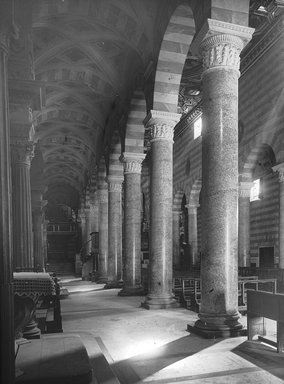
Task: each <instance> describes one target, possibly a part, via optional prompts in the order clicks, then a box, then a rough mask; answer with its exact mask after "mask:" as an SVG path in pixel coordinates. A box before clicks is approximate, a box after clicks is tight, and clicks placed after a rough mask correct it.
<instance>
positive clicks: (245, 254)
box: [238, 181, 252, 267]
mask: <svg viewBox="0 0 284 384" xmlns="http://www.w3.org/2000/svg"><path fill="white" fill-rule="evenodd" d="M251 187H252V183H251V182H245V181H241V182H240V185H239V237H238V250H239V267H249V266H250V190H251Z"/></svg>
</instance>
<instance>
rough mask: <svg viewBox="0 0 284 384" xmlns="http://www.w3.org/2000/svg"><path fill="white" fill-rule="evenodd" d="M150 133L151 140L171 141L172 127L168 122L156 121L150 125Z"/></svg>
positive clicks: (172, 136) (172, 135)
mask: <svg viewBox="0 0 284 384" xmlns="http://www.w3.org/2000/svg"><path fill="white" fill-rule="evenodd" d="M150 134H151V142H152V141H154V140H159V139H164V140H169V141H173V138H174V127H173V126H171V125H168V124H164V123H160V124H159V123H158V124H155V125H152V126H151V128H150Z"/></svg>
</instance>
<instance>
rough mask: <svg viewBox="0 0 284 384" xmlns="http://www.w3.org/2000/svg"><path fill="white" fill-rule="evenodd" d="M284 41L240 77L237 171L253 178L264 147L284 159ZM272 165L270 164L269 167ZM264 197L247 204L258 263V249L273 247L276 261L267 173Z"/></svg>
mask: <svg viewBox="0 0 284 384" xmlns="http://www.w3.org/2000/svg"><path fill="white" fill-rule="evenodd" d="M283 48H284V44H283V39H282V40H281V39H280V40H278V41H277V42H276V43H275V44H274V45H273V46H271V47H270V48H269V49H268V50H267V51H266V53H265V54H264V55H263V56H262V57H261V58H260V59H259V60H258V61H256V62H255V64H254V65H253V66H252V67H250V68H249V69H248V70H247V71H246V72H245V73H244V75H243V76H241V78H240V87H239V120H240V121H241V126H242V131H241V132H240V139H241V140H240V150H239V174H240V178H241V179H242V180H252V179H253V178H254V177H253V173H254V170H255V169H256V167H257V166H258V164H259V163H260V162H261V161H262V154H263V151H264V150H265V148H269V149H270V150H271V151H272V152H273V153H274V155H275V158H276V164H277V163H280V162H282V161H283V159H284V149H283V140H284V130H283V128H284V71H283V59H284V49H283ZM273 165H275V164H272V166H273ZM262 186H263V199H261V200H257V201H254V202H251V204H250V208H251V209H250V236H251V243H250V253H251V263H255V264H256V265H257V266H259V248H260V247H270V246H273V247H274V263H275V264H277V263H278V262H279V183H278V180H277V176H276V175H274V174H273V173H270V174H268V175H266V176H264V177H263V178H262Z"/></svg>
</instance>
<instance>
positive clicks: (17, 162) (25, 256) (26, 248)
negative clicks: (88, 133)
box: [11, 137, 34, 269]
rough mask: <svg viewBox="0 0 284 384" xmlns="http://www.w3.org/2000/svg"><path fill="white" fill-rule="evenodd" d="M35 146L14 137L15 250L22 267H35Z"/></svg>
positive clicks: (18, 262) (15, 259)
mask: <svg viewBox="0 0 284 384" xmlns="http://www.w3.org/2000/svg"><path fill="white" fill-rule="evenodd" d="M33 148H34V146H33V142H31V141H26V140H25V139H20V138H17V139H14V138H13V137H12V140H11V150H12V186H13V252H14V266H15V268H20V269H22V268H27V269H32V268H33V267H34V262H33V233H32V207H31V184H30V167H31V159H32V157H33Z"/></svg>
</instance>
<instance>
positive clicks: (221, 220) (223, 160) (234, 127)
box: [195, 25, 244, 332]
mask: <svg viewBox="0 0 284 384" xmlns="http://www.w3.org/2000/svg"><path fill="white" fill-rule="evenodd" d="M237 27H238V26H237ZM218 28H219V27H218ZM225 28H227V26H226V25H224V29H225ZM210 32H211V31H210ZM212 32H213V35H209V37H205V39H204V40H203V41H202V43H201V52H202V55H203V65H204V72H203V76H202V81H203V131H202V259H201V304H200V308H199V320H198V321H197V322H196V324H195V326H196V327H197V328H201V329H203V330H204V331H205V332H207V331H208V332H217V331H218V332H227V331H230V332H231V331H232V330H235V331H236V330H238V329H241V328H242V325H241V324H240V323H239V321H238V319H239V318H240V314H239V312H238V78H239V62H240V58H239V55H240V52H241V50H242V48H243V46H244V43H243V40H242V39H241V38H240V37H238V36H236V35H230V34H227V33H224V34H221V33H220V32H219V30H218V32H216V34H214V31H212ZM230 32H231V31H230V30H229V29H228V33H230Z"/></svg>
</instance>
